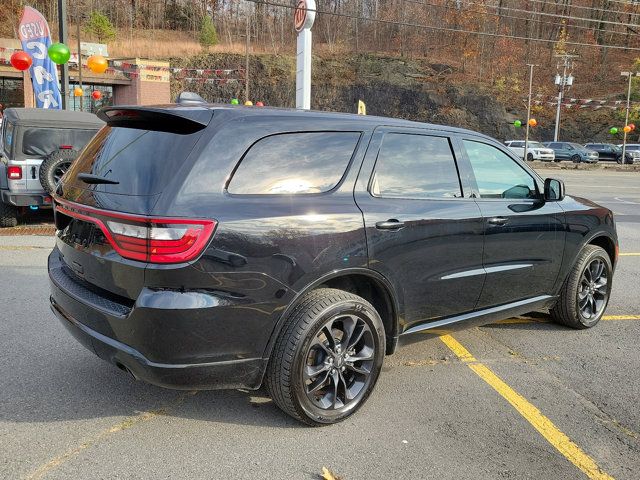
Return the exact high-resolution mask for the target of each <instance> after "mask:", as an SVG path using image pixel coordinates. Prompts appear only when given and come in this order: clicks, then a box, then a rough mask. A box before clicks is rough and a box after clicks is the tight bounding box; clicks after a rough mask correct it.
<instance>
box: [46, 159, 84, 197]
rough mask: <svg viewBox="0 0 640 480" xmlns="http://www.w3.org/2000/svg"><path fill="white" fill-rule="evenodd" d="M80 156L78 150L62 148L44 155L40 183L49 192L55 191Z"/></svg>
mask: <svg viewBox="0 0 640 480" xmlns="http://www.w3.org/2000/svg"><path fill="white" fill-rule="evenodd" d="M77 156H78V152H77V151H76V150H71V149H64V150H63V149H60V150H56V151H54V152H51V153H50V154H49V155H47V156H46V157H44V160H43V161H42V163H41V164H40V183H41V184H42V188H44V190H45V191H46V192H47V193H53V192H55V190H56V187H57V186H58V183H60V179H61V178H62V176H63V175H64V174H65V173H66V171H67V170H69V167H70V166H71V164H72V163H73V161H74V160H75V159H76V157H77Z"/></svg>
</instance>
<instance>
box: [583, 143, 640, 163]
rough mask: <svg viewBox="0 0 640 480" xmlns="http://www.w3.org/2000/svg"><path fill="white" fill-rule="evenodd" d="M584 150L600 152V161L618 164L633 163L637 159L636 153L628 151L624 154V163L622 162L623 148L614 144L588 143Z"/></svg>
mask: <svg viewBox="0 0 640 480" xmlns="http://www.w3.org/2000/svg"><path fill="white" fill-rule="evenodd" d="M584 148H586V149H588V150H593V151H594V152H598V160H610V161H612V162H617V163H620V164H622V163H633V162H634V159H635V155H634V152H633V151H631V150H627V151H626V152H625V154H624V162H623V161H622V147H619V146H617V145H614V144H612V143H587V144H586V145H585V146H584Z"/></svg>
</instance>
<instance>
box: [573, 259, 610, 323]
mask: <svg viewBox="0 0 640 480" xmlns="http://www.w3.org/2000/svg"><path fill="white" fill-rule="evenodd" d="M607 274H608V272H607V266H606V265H605V263H604V260H603V259H601V258H594V259H593V260H592V261H591V262H590V263H589V264H588V265H587V266H586V267H585V269H584V271H583V272H582V278H581V279H580V286H579V287H578V293H577V296H578V308H579V309H580V315H581V316H582V317H583V318H585V319H587V320H590V319H593V318H596V317H598V316H599V315H601V314H602V311H603V310H604V307H605V306H606V305H607V300H608V299H609V278H608V275H607Z"/></svg>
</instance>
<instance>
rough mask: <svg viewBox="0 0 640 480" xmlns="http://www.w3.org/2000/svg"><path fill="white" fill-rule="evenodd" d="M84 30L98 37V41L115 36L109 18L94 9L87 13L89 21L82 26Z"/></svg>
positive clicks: (114, 30) (111, 38)
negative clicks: (89, 13)
mask: <svg viewBox="0 0 640 480" xmlns="http://www.w3.org/2000/svg"><path fill="white" fill-rule="evenodd" d="M84 31H85V32H86V33H88V34H90V35H93V36H95V37H98V41H99V42H100V43H102V42H105V41H106V42H108V41H109V40H113V39H114V38H116V29H115V28H114V26H113V24H112V23H111V21H110V20H109V18H108V17H107V16H106V15H105V14H104V13H101V12H98V11H96V10H94V11H92V12H91V15H89V21H88V22H87V24H86V25H85V26H84Z"/></svg>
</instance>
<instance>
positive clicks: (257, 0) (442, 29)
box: [245, 0, 640, 51]
mask: <svg viewBox="0 0 640 480" xmlns="http://www.w3.org/2000/svg"><path fill="white" fill-rule="evenodd" d="M245 1H247V2H252V3H255V4H261V5H269V6H273V7H282V8H288V9H295V8H296V7H295V6H294V5H290V4H285V3H277V2H273V1H266V0H245ZM315 11H316V13H320V14H322V15H332V16H336V17H345V18H351V19H354V20H360V21H364V22H375V23H383V24H387V25H398V26H403V27H411V28H421V29H424V30H435V31H440V32H454V33H468V34H470V35H480V36H485V37H498V38H511V39H514V40H523V41H531V42H540V43H553V44H555V43H557V40H548V39H546V38H532V37H523V36H519V35H506V34H501V33H490V32H478V31H475V30H464V29H460V28H450V27H438V26H435V25H421V24H419V23H410V22H398V21H395V20H383V19H379V18H365V17H360V16H358V15H350V14H348V13H338V12H329V11H325V10H318V9H316V10H315ZM564 44H565V45H570V46H576V47H592V48H593V47H597V48H612V49H616V50H627V51H640V48H637V47H625V46H624V45H606V44H592V43H583V42H569V41H567V42H564Z"/></svg>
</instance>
